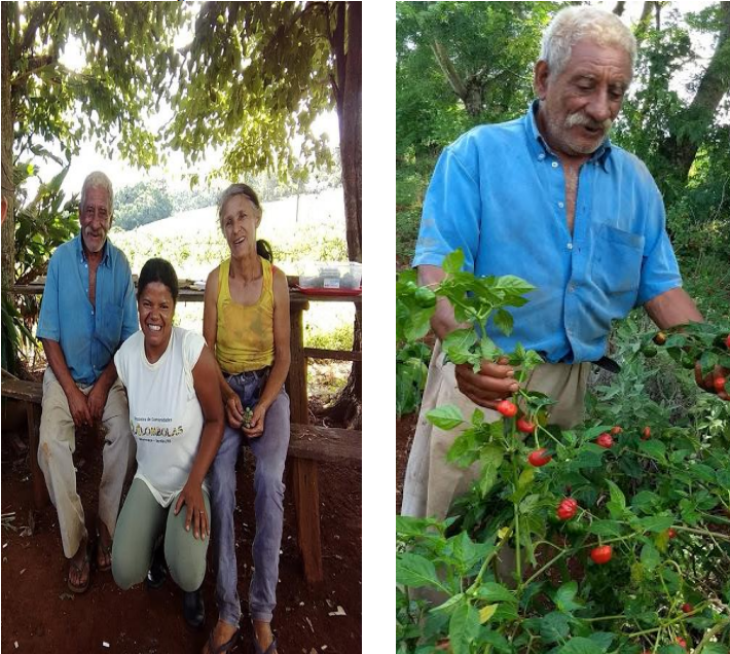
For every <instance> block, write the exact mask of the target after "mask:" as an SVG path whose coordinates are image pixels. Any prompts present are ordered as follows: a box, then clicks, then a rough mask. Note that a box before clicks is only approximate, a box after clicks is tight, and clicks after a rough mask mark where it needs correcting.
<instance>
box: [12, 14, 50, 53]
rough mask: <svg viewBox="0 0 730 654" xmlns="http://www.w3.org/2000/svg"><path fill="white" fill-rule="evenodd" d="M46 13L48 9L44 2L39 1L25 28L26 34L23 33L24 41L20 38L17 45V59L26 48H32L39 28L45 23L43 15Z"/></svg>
mask: <svg viewBox="0 0 730 654" xmlns="http://www.w3.org/2000/svg"><path fill="white" fill-rule="evenodd" d="M45 13H46V10H45V8H44V7H43V3H41V2H39V3H38V4H37V5H36V6H35V11H34V12H33V13H32V14H31V16H30V19H29V20H28V27H27V28H26V30H25V34H23V39H22V41H21V40H19V41H18V43H17V44H16V46H15V58H16V60H17V59H20V57H22V55H23V53H24V52H25V51H26V50H30V49H31V46H32V45H33V41H34V40H35V35H36V34H37V32H38V28H39V27H40V26H41V24H42V23H43V16H44V15H45Z"/></svg>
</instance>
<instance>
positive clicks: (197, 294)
mask: <svg viewBox="0 0 730 654" xmlns="http://www.w3.org/2000/svg"><path fill="white" fill-rule="evenodd" d="M43 290H44V284H42V283H33V284H26V285H22V286H13V287H12V288H11V289H10V291H11V292H12V293H14V294H16V295H42V294H43ZM203 298H204V291H202V290H198V289H194V288H189V287H187V288H181V289H180V291H179V294H178V302H202V301H203ZM290 302H291V304H290V322H291V341H290V342H291V366H290V368H289V376H288V378H287V381H286V388H287V392H288V393H289V398H290V401H291V421H292V423H294V424H295V425H307V424H308V423H309V395H308V392H307V365H308V360H309V359H310V358H312V359H333V360H339V361H362V353H361V352H352V351H341V350H325V349H316V348H305V347H304V312H305V311H307V310H308V309H309V303H310V302H351V303H353V304H354V305H355V307H356V308H360V307H362V296H360V295H357V296H333V295H325V294H304V293H302V292H300V291H298V290H296V289H293V288H291V289H290ZM290 464H291V465H290V470H291V487H292V489H293V492H294V504H295V506H296V512H297V538H298V542H299V549H300V552H301V555H302V561H303V563H304V574H305V576H306V578H307V581H310V582H319V581H321V580H322V579H323V570H322V551H321V538H320V515H319V481H318V459H317V458H301V457H298V456H296V457H293V458H292V459H291V461H290Z"/></svg>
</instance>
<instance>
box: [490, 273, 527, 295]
mask: <svg viewBox="0 0 730 654" xmlns="http://www.w3.org/2000/svg"><path fill="white" fill-rule="evenodd" d="M495 287H496V288H499V289H501V290H505V291H509V292H510V293H511V294H513V295H524V294H525V293H529V292H530V291H534V290H535V287H534V286H533V285H532V284H529V283H528V282H526V281H525V280H524V279H520V278H519V277H515V276H514V275H504V276H502V277H498V278H497V280H496V284H495Z"/></svg>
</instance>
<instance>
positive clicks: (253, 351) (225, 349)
mask: <svg viewBox="0 0 730 654" xmlns="http://www.w3.org/2000/svg"><path fill="white" fill-rule="evenodd" d="M259 259H260V261H261V266H262V267H263V272H264V279H263V284H262V285H261V295H260V296H259V299H258V301H257V302H256V304H251V305H244V304H238V303H237V302H234V301H233V299H232V298H231V292H230V289H229V286H228V271H229V270H230V265H231V260H230V259H228V260H227V261H224V262H223V263H222V264H221V265H220V269H219V270H218V334H217V336H216V358H217V359H218V363H219V364H220V367H221V370H223V372H226V373H228V374H231V375H233V374H238V373H240V372H248V371H250V370H259V369H261V368H265V367H266V366H270V365H272V364H273V363H274V282H273V278H274V276H273V273H272V265H271V262H270V261H267V260H266V259H262V258H261V257H259Z"/></svg>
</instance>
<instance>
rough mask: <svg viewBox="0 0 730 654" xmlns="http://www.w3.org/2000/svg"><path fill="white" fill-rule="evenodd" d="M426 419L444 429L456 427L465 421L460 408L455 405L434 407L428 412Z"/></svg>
mask: <svg viewBox="0 0 730 654" xmlns="http://www.w3.org/2000/svg"><path fill="white" fill-rule="evenodd" d="M426 419H427V420H428V421H429V422H430V423H431V424H432V425H434V426H435V427H438V428H439V429H443V430H444V431H448V430H450V429H455V428H456V427H458V426H459V425H460V424H461V423H463V422H464V419H463V417H462V415H461V411H460V409H459V408H458V407H455V406H453V405H447V406H440V407H437V408H436V409H432V410H431V411H429V412H428V413H427V414H426Z"/></svg>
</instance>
